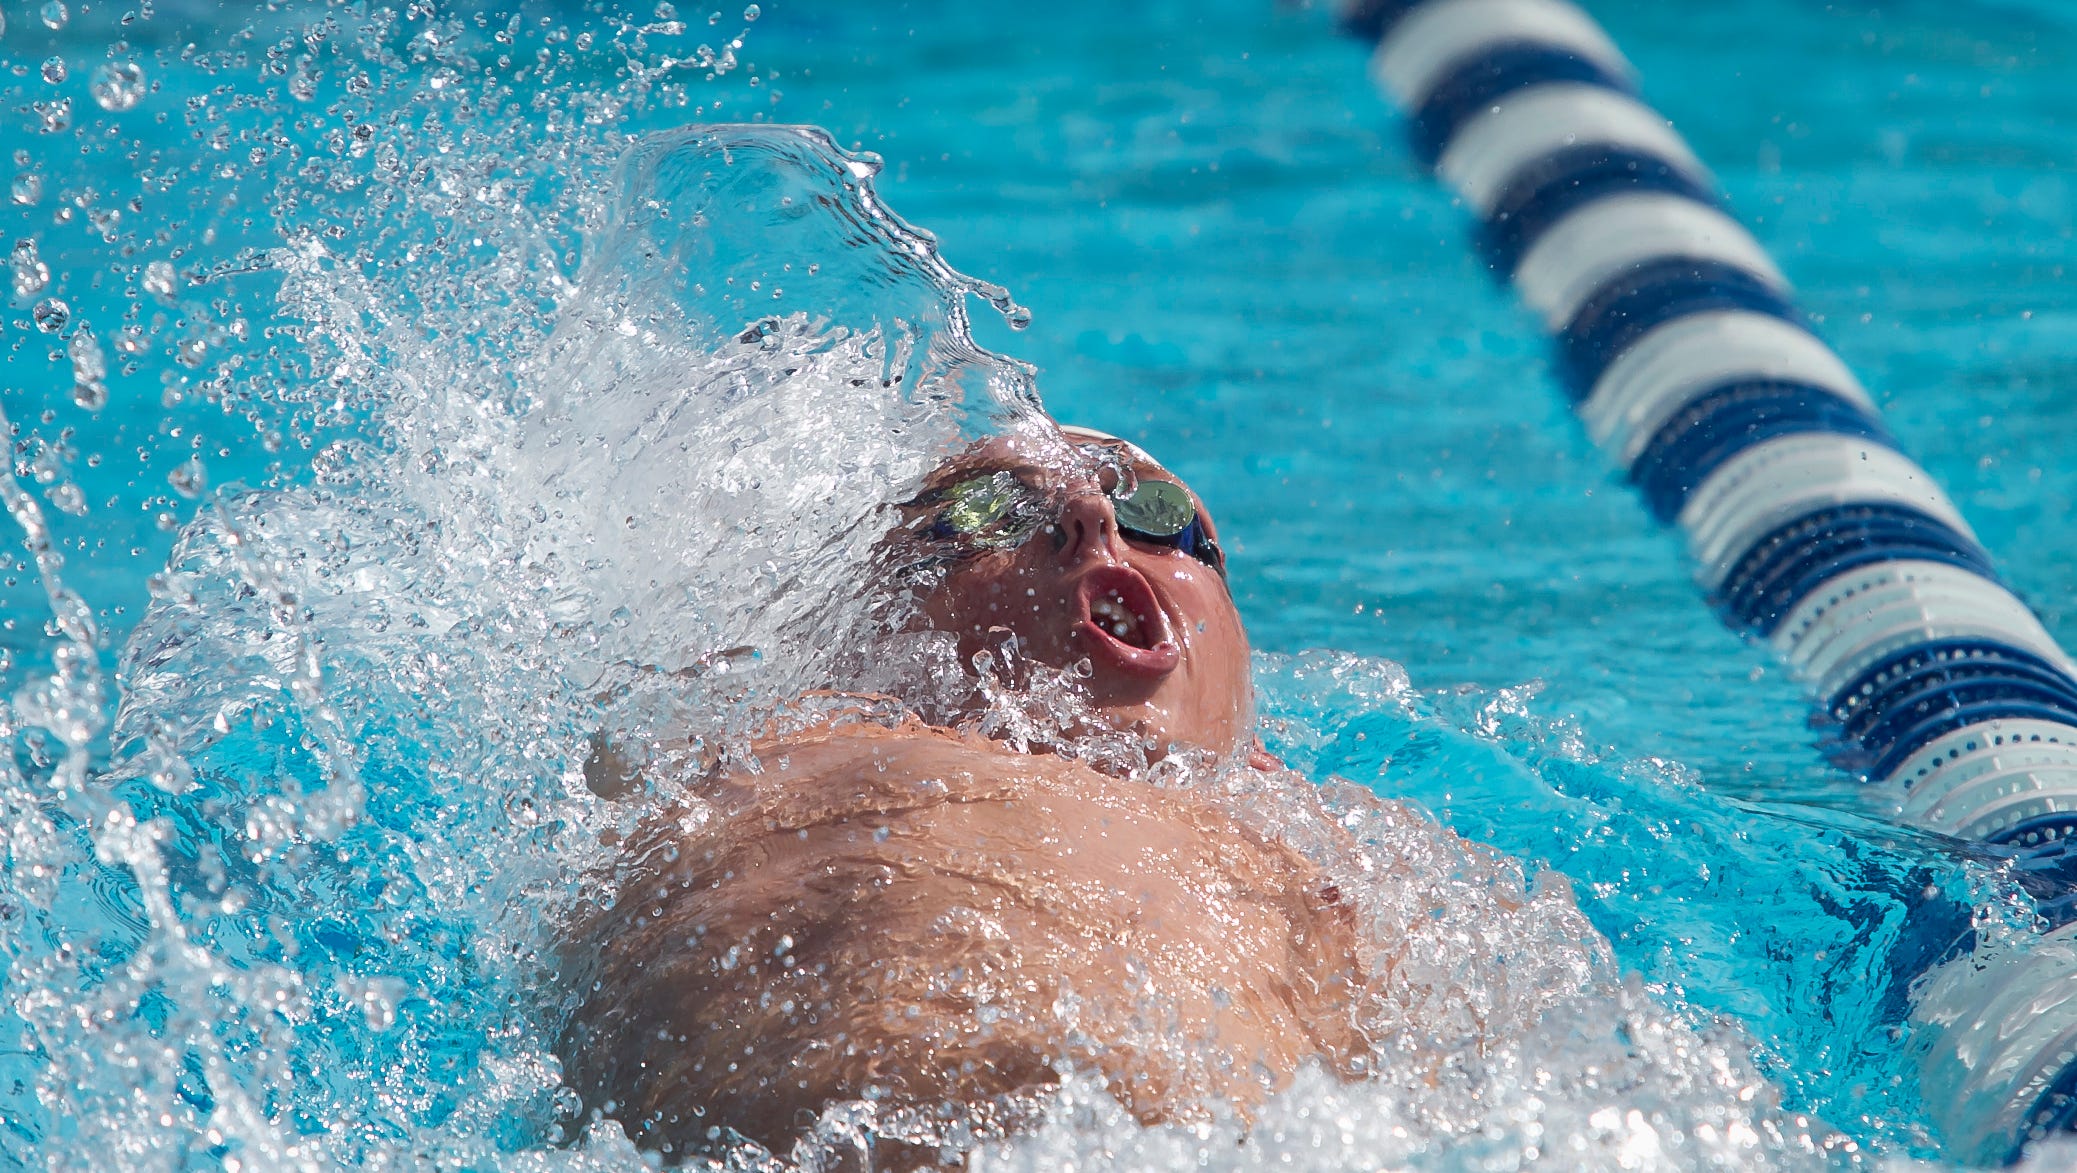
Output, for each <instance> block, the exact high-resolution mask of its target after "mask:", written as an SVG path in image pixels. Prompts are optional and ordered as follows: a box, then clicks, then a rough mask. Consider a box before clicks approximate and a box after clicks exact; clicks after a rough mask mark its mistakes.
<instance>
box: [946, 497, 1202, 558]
mask: <svg viewBox="0 0 2077 1173" xmlns="http://www.w3.org/2000/svg"><path fill="white" fill-rule="evenodd" d="M1121 488H1122V486H1121ZM943 492H944V498H943V499H944V506H943V507H942V508H941V509H940V510H939V511H938V515H937V521H936V524H935V525H934V527H933V528H934V530H935V531H936V533H937V535H938V536H939V537H941V538H954V537H956V538H960V539H962V540H964V541H966V542H967V543H969V544H971V545H973V546H976V547H978V548H980V549H984V550H1006V549H1010V548H1012V547H1015V546H1021V545H1023V544H1024V542H1025V541H1026V540H1028V539H1029V538H1030V537H1031V535H1032V534H1034V533H1037V532H1038V530H1039V528H1040V526H1042V525H1043V524H1044V520H1045V501H1044V498H1043V496H1042V495H1041V494H1040V493H1039V492H1038V491H1037V490H1035V489H1033V488H1031V487H1030V486H1029V485H1026V484H1025V483H1024V482H1023V481H1020V480H1018V479H1017V477H1016V476H1015V475H1013V474H1011V473H1009V472H996V473H990V474H988V475H986V476H978V477H969V478H967V479H966V480H963V481H959V482H956V483H954V484H953V485H951V486H949V487H948V488H946V489H945V490H944V491H943ZM1111 508H1112V511H1113V512H1114V513H1115V515H1116V516H1117V519H1118V529H1119V531H1120V532H1121V533H1124V534H1125V535H1126V536H1128V537H1133V538H1138V539H1140V540H1141V541H1145V542H1154V543H1158V544H1160V545H1164V546H1173V547H1175V548H1176V549H1178V550H1181V551H1182V552H1183V553H1185V554H1188V555H1190V556H1191V557H1193V558H1196V559H1197V560H1198V561H1200V562H1203V563H1204V564H1205V565H1207V566H1209V567H1211V568H1212V569H1213V570H1216V571H1218V572H1219V574H1220V576H1221V577H1224V576H1225V574H1226V560H1225V558H1224V556H1223V555H1222V554H1221V553H1220V550H1219V547H1218V545H1217V544H1216V543H1214V542H1212V541H1211V539H1210V538H1209V537H1207V536H1206V534H1205V527H1204V522H1203V519H1202V518H1200V517H1199V516H1198V514H1197V506H1196V504H1195V503H1194V502H1192V501H1191V500H1190V493H1189V491H1188V490H1186V489H1184V488H1183V486H1181V485H1179V484H1176V483H1175V482H1174V481H1163V480H1154V479H1151V478H1150V479H1142V480H1140V481H1138V482H1137V483H1136V484H1134V485H1133V486H1132V488H1131V491H1130V492H1129V493H1127V494H1123V495H1121V494H1119V493H1113V494H1112V495H1111Z"/></svg>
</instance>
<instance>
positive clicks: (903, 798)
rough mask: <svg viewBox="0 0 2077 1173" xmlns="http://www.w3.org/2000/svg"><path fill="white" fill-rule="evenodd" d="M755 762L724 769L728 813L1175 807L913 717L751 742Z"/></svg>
mask: <svg viewBox="0 0 2077 1173" xmlns="http://www.w3.org/2000/svg"><path fill="white" fill-rule="evenodd" d="M756 754H757V759H758V763H759V768H758V769H757V770H755V771H751V770H736V771H733V772H730V773H728V774H726V775H724V776H723V778H722V779H721V782H720V785H719V786H718V787H717V788H716V792H715V793H716V798H717V805H718V807H719V808H720V811H721V813H723V814H724V815H726V816H743V815H751V814H753V813H754V814H756V815H761V816H763V818H764V819H765V820H766V822H767V824H768V825H770V826H772V827H773V828H775V829H776V828H778V827H805V826H812V825H817V824H822V823H828V822H832V821H841V820H845V819H853V818H858V817H863V816H872V815H900V814H904V813H918V812H922V811H926V810H929V809H931V808H937V807H943V806H948V805H949V806H970V805H999V804H1005V803H1017V802H1020V801H1021V802H1023V803H1026V804H1031V805H1037V806H1050V805H1052V804H1053V803H1054V802H1055V801H1058V800H1072V801H1074V802H1077V803H1081V804H1087V805H1088V806H1091V807H1093V808H1096V809H1104V808H1110V807H1114V806H1133V807H1138V808H1143V809H1144V808H1148V807H1155V808H1176V807H1187V806H1192V805H1195V804H1194V803H1190V802H1184V801H1179V798H1178V796H1177V795H1176V794H1175V792H1172V791H1165V790H1162V789H1160V788H1158V787H1155V786H1152V785H1149V784H1148V783H1146V782H1142V781H1138V780H1134V779H1125V778H1117V777H1113V776H1111V775H1107V774H1103V773H1100V772H1098V771H1096V770H1093V769H1091V768H1090V767H1088V766H1087V765H1084V764H1083V763H1081V762H1078V761H1075V760H1073V759H1071V758H1063V757H1058V756H1055V755H1052V754H1029V753H1018V752H1016V751H1014V750H1012V749H1010V748H1008V747H1006V746H1004V745H1002V744H1001V743H1000V742H995V741H990V740H988V739H986V738H983V737H979V736H976V735H973V734H970V733H964V732H960V731H957V730H952V729H944V728H940V727H937V726H931V725H925V724H922V723H920V722H912V723H906V724H903V725H899V726H894V727H889V726H884V725H873V724H855V725H843V726H837V727H833V728H826V729H819V730H815V731H812V732H809V733H804V734H798V735H794V736H790V737H787V738H784V739H781V740H774V741H770V742H766V743H763V744H760V745H759V746H757V747H756Z"/></svg>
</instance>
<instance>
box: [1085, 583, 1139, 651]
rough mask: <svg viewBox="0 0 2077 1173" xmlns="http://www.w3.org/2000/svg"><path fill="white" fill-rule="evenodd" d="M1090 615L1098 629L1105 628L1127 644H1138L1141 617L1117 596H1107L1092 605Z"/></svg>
mask: <svg viewBox="0 0 2077 1173" xmlns="http://www.w3.org/2000/svg"><path fill="white" fill-rule="evenodd" d="M1089 613H1090V616H1091V617H1092V618H1094V619H1095V620H1096V625H1097V626H1098V627H1102V628H1105V629H1106V630H1108V631H1109V632H1110V633H1111V634H1112V635H1114V636H1117V637H1118V638H1119V639H1120V640H1123V641H1125V642H1126V643H1136V642H1138V636H1139V616H1138V615H1135V614H1133V612H1132V608H1130V607H1127V606H1126V605H1125V600H1123V599H1121V598H1119V597H1118V596H1117V595H1106V596H1104V597H1103V598H1101V599H1098V600H1096V601H1095V602H1093V603H1091V604H1090V605H1089Z"/></svg>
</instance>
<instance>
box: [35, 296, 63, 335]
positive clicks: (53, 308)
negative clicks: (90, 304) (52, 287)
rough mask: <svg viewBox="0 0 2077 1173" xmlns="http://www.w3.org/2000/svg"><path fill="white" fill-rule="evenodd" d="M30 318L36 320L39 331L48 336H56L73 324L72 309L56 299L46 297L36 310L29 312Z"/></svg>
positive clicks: (38, 303) (37, 305)
mask: <svg viewBox="0 0 2077 1173" xmlns="http://www.w3.org/2000/svg"><path fill="white" fill-rule="evenodd" d="M29 316H30V317H31V318H34V319H35V320H36V328H37V329H39V330H41V331H43V332H44V333H46V334H55V333H57V332H58V331H60V330H63V329H64V328H65V327H66V326H67V325H69V324H70V323H71V321H72V307H71V306H69V305H66V304H65V303H64V302H62V301H60V300H58V299H57V298H55V297H46V298H44V299H43V300H42V301H39V302H37V303H36V308H35V309H33V310H30V311H29Z"/></svg>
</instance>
